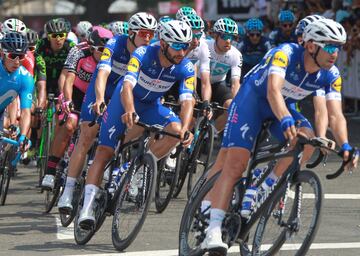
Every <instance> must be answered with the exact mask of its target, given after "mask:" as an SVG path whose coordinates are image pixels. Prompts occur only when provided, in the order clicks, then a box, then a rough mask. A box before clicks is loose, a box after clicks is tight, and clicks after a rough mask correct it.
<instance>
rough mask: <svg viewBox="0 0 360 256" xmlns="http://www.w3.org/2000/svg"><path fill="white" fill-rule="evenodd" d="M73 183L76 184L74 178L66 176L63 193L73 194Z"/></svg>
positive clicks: (66, 194)
mask: <svg viewBox="0 0 360 256" xmlns="http://www.w3.org/2000/svg"><path fill="white" fill-rule="evenodd" d="M75 184H76V178H73V177H70V176H67V177H66V184H65V189H64V193H63V195H65V196H71V197H72V194H73V192H74V188H75Z"/></svg>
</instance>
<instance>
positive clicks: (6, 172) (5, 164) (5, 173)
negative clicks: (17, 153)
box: [0, 151, 11, 205]
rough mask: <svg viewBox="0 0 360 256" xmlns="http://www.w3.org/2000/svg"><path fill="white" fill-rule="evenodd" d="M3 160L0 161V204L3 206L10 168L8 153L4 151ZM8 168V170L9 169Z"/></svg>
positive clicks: (9, 177)
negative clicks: (0, 169)
mask: <svg viewBox="0 0 360 256" xmlns="http://www.w3.org/2000/svg"><path fill="white" fill-rule="evenodd" d="M3 155H4V158H3V159H2V160H3V161H2V163H1V166H2V168H3V170H2V171H1V181H0V186H1V187H0V193H1V195H0V204H1V205H4V204H5V201H6V197H7V193H8V190H9V184H10V179H11V173H10V172H11V167H10V166H9V165H10V162H9V159H8V158H9V152H8V151H6V152H4V153H3ZM9 168H10V169H9Z"/></svg>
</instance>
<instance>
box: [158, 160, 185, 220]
mask: <svg viewBox="0 0 360 256" xmlns="http://www.w3.org/2000/svg"><path fill="white" fill-rule="evenodd" d="M165 160H166V159H163V160H161V161H160V164H159V165H158V166H160V167H158V173H157V175H156V183H155V185H156V187H155V208H156V211H157V212H158V213H162V212H163V211H164V210H165V209H166V207H167V206H168V204H169V203H170V200H171V198H172V194H173V191H174V189H175V185H176V181H177V179H178V176H179V169H178V168H176V167H175V169H174V170H173V172H172V171H167V170H166V169H165ZM167 186H168V189H167V191H165V192H164V193H162V187H167ZM163 194H165V196H163Z"/></svg>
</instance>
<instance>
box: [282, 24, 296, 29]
mask: <svg viewBox="0 0 360 256" xmlns="http://www.w3.org/2000/svg"><path fill="white" fill-rule="evenodd" d="M292 25H293V24H292V23H283V24H281V26H282V27H283V28H291V27H292Z"/></svg>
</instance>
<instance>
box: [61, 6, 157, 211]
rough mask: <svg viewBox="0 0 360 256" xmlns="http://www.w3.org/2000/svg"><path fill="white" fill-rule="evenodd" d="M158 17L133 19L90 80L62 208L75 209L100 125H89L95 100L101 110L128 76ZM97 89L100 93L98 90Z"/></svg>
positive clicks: (107, 49)
mask: <svg viewBox="0 0 360 256" xmlns="http://www.w3.org/2000/svg"><path fill="white" fill-rule="evenodd" d="M156 26H157V24H156V20H155V18H154V17H153V16H151V15H150V14H147V13H144V12H139V13H136V14H134V15H133V16H131V17H130V19H129V36H128V35H117V36H115V37H114V38H112V39H110V40H109V41H108V42H107V44H106V45H105V49H104V51H103V54H102V57H101V59H100V62H99V64H98V66H97V68H96V70H95V72H94V74H93V76H92V79H91V80H90V84H89V86H88V89H87V91H86V94H85V97H84V102H83V104H82V107H81V115H80V120H81V124H80V137H79V140H78V143H77V144H76V146H75V148H74V151H73V153H72V155H71V158H70V162H69V168H68V175H67V179H66V184H65V191H64V193H63V195H62V198H61V200H60V201H61V204H60V206H61V209H60V210H61V211H67V210H70V211H71V209H72V205H71V201H72V196H73V194H72V193H73V189H74V186H75V182H76V178H77V177H79V175H80V173H81V168H82V166H83V164H84V161H85V157H86V154H87V152H88V151H89V149H90V147H91V145H92V143H93V141H94V139H95V137H96V134H97V132H98V130H99V125H98V124H96V125H94V126H93V127H89V123H90V122H91V121H93V120H94V119H95V114H94V112H93V111H92V106H93V105H94V102H96V101H97V103H96V104H95V106H97V108H98V109H96V108H95V109H96V110H97V113H100V109H99V108H100V105H101V103H102V102H105V101H106V102H107V101H108V100H109V99H110V98H111V95H112V93H113V91H114V89H115V87H116V84H117V82H118V81H119V80H120V79H121V78H122V77H123V76H124V75H125V73H126V70H127V69H126V67H127V63H128V62H129V59H130V54H131V53H132V52H133V51H134V50H135V49H136V48H137V47H139V46H142V45H147V44H149V41H150V39H151V37H152V36H153V34H154V30H155V29H156ZM95 90H96V92H95Z"/></svg>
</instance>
